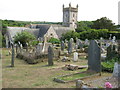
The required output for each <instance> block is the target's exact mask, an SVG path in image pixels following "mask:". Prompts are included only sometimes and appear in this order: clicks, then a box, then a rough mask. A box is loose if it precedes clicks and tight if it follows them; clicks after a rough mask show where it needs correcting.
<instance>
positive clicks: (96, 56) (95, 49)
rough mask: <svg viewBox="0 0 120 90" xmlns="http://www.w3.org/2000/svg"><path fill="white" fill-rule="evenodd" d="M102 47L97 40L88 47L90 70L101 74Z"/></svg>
mask: <svg viewBox="0 0 120 90" xmlns="http://www.w3.org/2000/svg"><path fill="white" fill-rule="evenodd" d="M100 58H101V53H100V47H99V46H98V44H97V42H96V41H95V40H91V41H90V45H89V47H88V69H90V70H93V71H96V72H101V60H100Z"/></svg>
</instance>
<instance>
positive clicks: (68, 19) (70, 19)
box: [63, 3, 78, 29]
mask: <svg viewBox="0 0 120 90" xmlns="http://www.w3.org/2000/svg"><path fill="white" fill-rule="evenodd" d="M77 17H78V5H76V8H75V7H72V6H71V3H70V4H69V7H65V6H64V4H63V26H66V27H71V28H74V29H75V28H77Z"/></svg>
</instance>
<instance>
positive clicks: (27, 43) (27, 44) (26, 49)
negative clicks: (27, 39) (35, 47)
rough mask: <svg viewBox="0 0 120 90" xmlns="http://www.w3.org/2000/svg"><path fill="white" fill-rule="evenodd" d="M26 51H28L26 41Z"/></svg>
mask: <svg viewBox="0 0 120 90" xmlns="http://www.w3.org/2000/svg"><path fill="white" fill-rule="evenodd" d="M26 52H28V43H26Z"/></svg>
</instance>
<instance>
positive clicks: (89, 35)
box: [79, 29, 108, 40]
mask: <svg viewBox="0 0 120 90" xmlns="http://www.w3.org/2000/svg"><path fill="white" fill-rule="evenodd" d="M79 36H80V37H79V38H80V39H82V40H85V39H90V40H93V39H100V37H103V38H105V39H106V38H108V37H107V36H108V30H107V29H99V30H96V29H90V30H88V31H83V32H80V33H79Z"/></svg>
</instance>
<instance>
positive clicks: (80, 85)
mask: <svg viewBox="0 0 120 90" xmlns="http://www.w3.org/2000/svg"><path fill="white" fill-rule="evenodd" d="M82 86H83V81H82V80H77V81H76V88H82Z"/></svg>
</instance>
